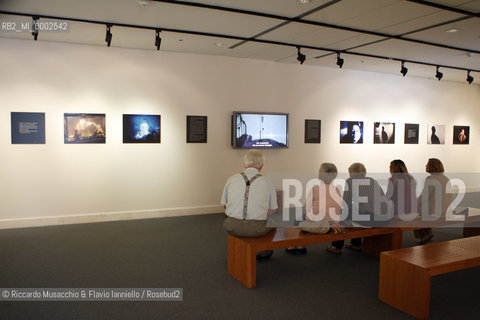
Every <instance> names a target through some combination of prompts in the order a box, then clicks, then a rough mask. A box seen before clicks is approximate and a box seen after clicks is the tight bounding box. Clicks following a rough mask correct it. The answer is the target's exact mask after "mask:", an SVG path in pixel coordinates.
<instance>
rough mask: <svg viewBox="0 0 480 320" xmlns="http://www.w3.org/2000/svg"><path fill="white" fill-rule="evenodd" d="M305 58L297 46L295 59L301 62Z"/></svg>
mask: <svg viewBox="0 0 480 320" xmlns="http://www.w3.org/2000/svg"><path fill="white" fill-rule="evenodd" d="M306 58H307V56H306V55H304V54H303V53H301V52H300V47H297V60H298V61H300V64H303V63H304V62H305V59H306Z"/></svg>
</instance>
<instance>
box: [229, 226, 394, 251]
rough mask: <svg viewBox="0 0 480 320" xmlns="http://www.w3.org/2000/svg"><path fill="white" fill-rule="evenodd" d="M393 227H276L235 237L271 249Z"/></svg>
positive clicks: (374, 233)
mask: <svg viewBox="0 0 480 320" xmlns="http://www.w3.org/2000/svg"><path fill="white" fill-rule="evenodd" d="M394 232H395V229H394V228H347V229H346V232H345V233H339V234H333V233H324V234H317V233H308V232H303V231H301V230H300V228H296V227H290V228H277V229H274V230H272V231H270V232H269V233H268V234H266V235H265V236H262V237H255V238H247V237H237V238H238V239H240V240H242V241H244V242H246V243H248V244H249V245H250V246H252V247H254V248H255V249H256V250H257V251H261V250H273V249H281V248H287V247H291V246H300V245H309V244H314V243H323V242H332V241H337V240H345V239H352V238H362V237H370V236H377V235H384V234H391V233H394Z"/></svg>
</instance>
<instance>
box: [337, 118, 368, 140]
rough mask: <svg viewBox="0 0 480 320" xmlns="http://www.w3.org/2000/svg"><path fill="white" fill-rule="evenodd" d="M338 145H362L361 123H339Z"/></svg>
mask: <svg viewBox="0 0 480 320" xmlns="http://www.w3.org/2000/svg"><path fill="white" fill-rule="evenodd" d="M340 143H354V144H360V143H363V121H340Z"/></svg>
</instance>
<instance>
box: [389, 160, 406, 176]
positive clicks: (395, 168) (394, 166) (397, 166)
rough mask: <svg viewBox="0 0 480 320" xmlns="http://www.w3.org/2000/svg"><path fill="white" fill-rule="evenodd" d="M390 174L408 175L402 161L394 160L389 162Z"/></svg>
mask: <svg viewBox="0 0 480 320" xmlns="http://www.w3.org/2000/svg"><path fill="white" fill-rule="evenodd" d="M390 172H391V173H408V170H407V166H406V165H405V163H404V162H403V161H402V160H400V159H396V160H393V161H392V162H390Z"/></svg>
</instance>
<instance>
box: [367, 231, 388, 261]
mask: <svg viewBox="0 0 480 320" xmlns="http://www.w3.org/2000/svg"><path fill="white" fill-rule="evenodd" d="M362 247H363V252H365V253H367V254H369V255H372V256H374V257H377V258H378V257H379V256H380V252H382V251H387V250H392V248H393V234H391V233H389V234H382V235H378V236H371V237H365V238H363V245H362Z"/></svg>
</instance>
